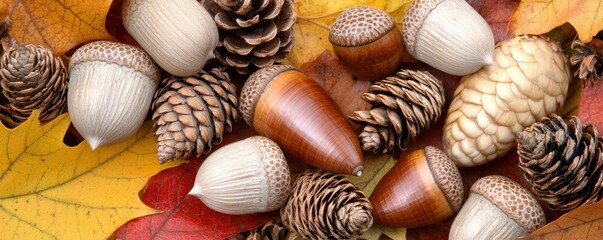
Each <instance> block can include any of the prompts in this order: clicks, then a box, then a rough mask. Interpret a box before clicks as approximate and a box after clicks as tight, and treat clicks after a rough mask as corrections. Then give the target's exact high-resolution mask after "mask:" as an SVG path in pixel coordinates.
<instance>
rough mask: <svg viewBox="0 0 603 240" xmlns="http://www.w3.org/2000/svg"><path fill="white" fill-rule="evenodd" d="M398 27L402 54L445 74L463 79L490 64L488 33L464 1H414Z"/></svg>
mask: <svg viewBox="0 0 603 240" xmlns="http://www.w3.org/2000/svg"><path fill="white" fill-rule="evenodd" d="M402 27H403V29H404V31H403V34H402V36H403V38H404V45H405V46H406V50H408V52H409V53H410V54H411V55H412V56H414V57H415V58H416V59H418V60H420V61H422V62H425V63H427V64H429V65H430V66H432V67H434V68H437V69H438V70H440V71H443V72H446V73H448V74H452V75H458V76H464V75H467V74H470V73H473V72H475V71H477V70H479V69H480V68H481V67H482V66H484V65H488V64H491V63H492V61H493V59H492V54H493V52H494V34H493V33H492V29H490V26H489V25H488V23H487V22H486V20H484V18H482V16H481V15H479V13H477V12H476V11H475V9H473V8H472V7H471V6H470V5H469V4H468V3H467V2H465V0H414V1H413V2H412V4H411V5H410V7H409V8H408V10H407V11H406V14H405V15H404V19H403V22H402Z"/></svg>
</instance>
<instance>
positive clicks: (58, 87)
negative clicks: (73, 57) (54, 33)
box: [0, 44, 68, 127]
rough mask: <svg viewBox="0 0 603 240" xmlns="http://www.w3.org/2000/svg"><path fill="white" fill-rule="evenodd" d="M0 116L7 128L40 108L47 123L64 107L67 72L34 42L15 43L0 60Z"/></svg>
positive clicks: (61, 64)
mask: <svg viewBox="0 0 603 240" xmlns="http://www.w3.org/2000/svg"><path fill="white" fill-rule="evenodd" d="M0 64H1V69H0V77H1V78H2V79H1V80H0V84H1V85H2V95H3V99H1V100H0V119H2V121H3V122H4V123H5V124H7V125H8V126H10V127H15V126H17V125H19V124H20V123H22V122H24V121H25V120H27V118H28V117H29V116H30V115H31V112H32V111H33V110H40V111H41V113H40V122H43V123H44V122H49V121H51V120H52V119H54V118H56V117H58V116H59V115H61V114H62V113H64V112H65V111H66V110H67V85H68V83H67V72H66V69H65V66H64V65H63V61H61V59H60V58H58V57H56V56H54V55H53V54H52V52H51V51H50V50H48V49H46V48H44V47H42V46H38V45H23V44H19V45H15V46H13V47H11V48H10V49H8V51H6V53H5V54H4V55H3V56H2V59H1V61H0Z"/></svg>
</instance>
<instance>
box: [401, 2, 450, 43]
mask: <svg viewBox="0 0 603 240" xmlns="http://www.w3.org/2000/svg"><path fill="white" fill-rule="evenodd" d="M442 1H444V0H414V1H413V2H412V4H411V5H410V7H409V8H408V10H406V15H404V21H403V22H402V29H404V34H403V37H404V46H406V48H408V51H409V52H411V53H414V52H415V43H416V40H417V33H418V32H419V29H420V28H421V25H422V24H423V20H425V18H426V17H427V16H428V15H429V13H431V10H433V9H434V8H435V7H436V6H438V4H440V3H441V2H442Z"/></svg>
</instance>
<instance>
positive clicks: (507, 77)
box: [442, 35, 571, 167]
mask: <svg viewBox="0 0 603 240" xmlns="http://www.w3.org/2000/svg"><path fill="white" fill-rule="evenodd" d="M493 59H494V62H493V63H492V64H490V65H487V66H485V67H483V68H481V69H480V70H479V71H477V72H475V73H472V74H470V75H467V76H464V77H463V78H462V79H461V83H460V84H459V86H458V87H457V88H456V90H455V91H454V99H453V100H452V102H451V103H450V107H449V108H448V115H447V117H446V122H445V123H444V130H443V137H442V143H443V145H444V152H446V155H448V156H449V157H450V160H452V161H454V163H455V164H456V165H457V166H459V167H472V166H477V165H481V164H485V163H487V162H489V161H492V160H494V159H497V158H498V157H500V156H502V155H504V154H505V153H507V152H508V151H509V150H511V149H512V148H513V147H515V146H516V144H517V142H516V141H515V138H516V136H517V134H519V133H520V132H521V131H522V130H523V129H524V128H526V127H528V126H530V125H532V123H534V122H536V121H538V119H541V118H543V117H545V116H547V115H549V114H551V113H554V112H555V111H557V109H558V108H559V107H561V106H562V105H563V103H564V102H565V97H566V96H567V91H568V87H569V82H570V80H571V77H570V71H569V67H568V64H567V59H566V58H565V54H563V52H562V51H561V49H560V47H559V45H558V44H557V43H554V42H550V41H548V40H547V39H544V38H541V37H538V36H528V35H525V36H518V37H515V38H512V39H508V40H505V41H502V42H500V43H498V45H497V46H496V48H495V49H494V57H493Z"/></svg>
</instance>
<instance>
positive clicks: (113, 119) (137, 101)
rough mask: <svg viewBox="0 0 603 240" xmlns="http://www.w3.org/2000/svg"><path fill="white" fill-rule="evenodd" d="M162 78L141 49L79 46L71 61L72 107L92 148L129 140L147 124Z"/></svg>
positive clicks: (74, 118) (76, 122)
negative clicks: (154, 94)
mask: <svg viewBox="0 0 603 240" xmlns="http://www.w3.org/2000/svg"><path fill="white" fill-rule="evenodd" d="M159 75H160V73H159V68H158V67H157V65H156V64H155V63H154V62H153V60H152V59H151V58H150V57H149V56H148V55H147V54H146V53H145V52H144V51H142V50H141V49H138V48H135V47H132V46H129V45H126V44H122V43H117V42H109V41H96V42H91V43H88V44H86V45H84V46H82V47H80V48H79V49H77V50H76V51H75V53H73V56H72V57H71V60H70V62H69V86H68V87H69V90H68V91H67V108H68V109H69V110H68V111H69V115H70V117H71V121H72V123H73V126H74V127H75V128H76V129H77V131H78V132H79V133H80V134H81V135H82V136H83V137H84V139H85V140H86V141H87V142H88V144H89V145H90V147H91V148H92V149H93V150H94V149H96V148H97V147H99V146H101V145H106V144H111V143H115V142H118V141H120V140H122V139H124V138H127V137H128V136H130V135H132V134H133V133H135V132H136V131H137V130H138V129H139V128H140V125H142V123H143V121H144V119H145V117H146V115H147V112H148V111H149V107H150V105H151V100H152V99H153V93H154V92H155V89H156V88H157V85H158V84H159Z"/></svg>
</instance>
